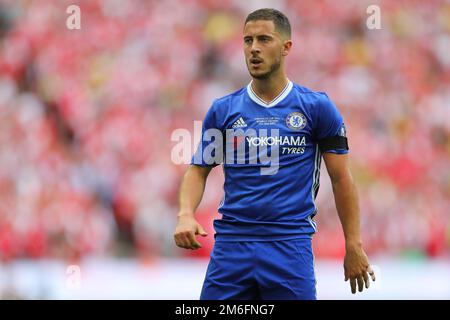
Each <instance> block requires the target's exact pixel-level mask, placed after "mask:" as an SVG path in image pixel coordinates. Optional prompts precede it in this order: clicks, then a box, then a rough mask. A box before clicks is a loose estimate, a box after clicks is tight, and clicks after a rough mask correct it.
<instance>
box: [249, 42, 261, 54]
mask: <svg viewBox="0 0 450 320" xmlns="http://www.w3.org/2000/svg"><path fill="white" fill-rule="evenodd" d="M260 52H261V50H260V49H259V46H258V42H257V41H253V43H252V47H251V53H252V54H253V55H255V54H258V53H260Z"/></svg>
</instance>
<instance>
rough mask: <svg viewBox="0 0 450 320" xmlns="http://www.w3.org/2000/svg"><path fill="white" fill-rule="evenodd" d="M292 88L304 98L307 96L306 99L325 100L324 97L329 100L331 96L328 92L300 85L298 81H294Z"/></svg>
mask: <svg viewBox="0 0 450 320" xmlns="http://www.w3.org/2000/svg"><path fill="white" fill-rule="evenodd" d="M292 89H293V90H294V91H295V92H296V93H297V94H299V95H301V96H302V98H305V99H311V100H316V101H319V100H323V99H325V100H329V97H328V95H327V94H326V92H323V91H315V90H312V89H310V88H308V87H304V86H301V85H299V84H298V83H295V82H294V83H293V86H292Z"/></svg>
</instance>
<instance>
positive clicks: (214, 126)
mask: <svg viewBox="0 0 450 320" xmlns="http://www.w3.org/2000/svg"><path fill="white" fill-rule="evenodd" d="M216 107H217V105H216V103H215V102H214V103H213V104H212V106H211V107H210V108H209V110H208V112H207V113H206V115H205V118H204V119H203V123H202V134H201V137H200V142H199V144H198V146H197V149H196V151H195V153H194V155H193V156H192V159H191V165H197V166H201V167H207V166H212V167H215V166H217V165H219V164H221V163H222V162H223V134H222V130H221V126H220V123H219V121H218V120H219V119H218V115H217V110H216Z"/></svg>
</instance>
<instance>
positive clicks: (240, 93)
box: [214, 87, 246, 105]
mask: <svg viewBox="0 0 450 320" xmlns="http://www.w3.org/2000/svg"><path fill="white" fill-rule="evenodd" d="M245 92H246V87H242V88H240V89H238V90H236V91H233V92H231V93H229V94H227V95H225V96H222V97H219V98H216V99H215V100H214V104H217V105H224V104H227V103H229V102H230V101H231V100H233V99H234V98H239V97H241V96H243V95H244V94H245Z"/></svg>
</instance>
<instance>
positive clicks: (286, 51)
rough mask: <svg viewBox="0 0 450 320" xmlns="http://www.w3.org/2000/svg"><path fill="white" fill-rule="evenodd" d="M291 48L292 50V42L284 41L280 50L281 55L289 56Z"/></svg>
mask: <svg viewBox="0 0 450 320" xmlns="http://www.w3.org/2000/svg"><path fill="white" fill-rule="evenodd" d="M291 48H292V40H286V41H284V44H283V48H282V51H281V55H282V56H283V57H285V56H287V55H288V54H289V51H291Z"/></svg>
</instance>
